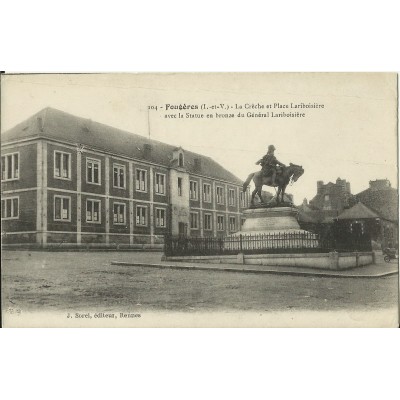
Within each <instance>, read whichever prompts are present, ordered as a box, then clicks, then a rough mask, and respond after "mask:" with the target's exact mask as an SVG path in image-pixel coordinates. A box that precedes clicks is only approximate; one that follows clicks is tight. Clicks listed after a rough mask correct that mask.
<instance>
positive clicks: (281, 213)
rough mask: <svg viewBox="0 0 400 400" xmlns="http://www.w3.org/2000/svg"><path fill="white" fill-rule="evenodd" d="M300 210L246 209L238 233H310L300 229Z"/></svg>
mask: <svg viewBox="0 0 400 400" xmlns="http://www.w3.org/2000/svg"><path fill="white" fill-rule="evenodd" d="M297 214H298V211H297V210H296V209H295V208H293V207H272V208H252V209H248V210H245V211H244V213H243V216H244V217H245V218H246V221H245V223H244V224H243V226H242V229H241V231H240V232H236V233H235V234H234V236H237V235H240V234H241V235H260V234H273V233H308V232H307V231H305V230H303V229H300V225H299V223H298V222H297Z"/></svg>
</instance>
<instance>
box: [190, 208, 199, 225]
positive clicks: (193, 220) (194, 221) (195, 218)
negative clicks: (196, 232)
mask: <svg viewBox="0 0 400 400" xmlns="http://www.w3.org/2000/svg"><path fill="white" fill-rule="evenodd" d="M190 229H199V214H198V213H196V212H191V213H190Z"/></svg>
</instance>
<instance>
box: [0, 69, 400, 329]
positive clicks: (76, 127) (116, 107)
mask: <svg viewBox="0 0 400 400" xmlns="http://www.w3.org/2000/svg"><path fill="white" fill-rule="evenodd" d="M397 108H398V76H397V74H395V73H158V74H157V73H141V74H3V75H1V246H2V252H1V288H2V295H1V296H2V297H1V308H2V324H3V326H4V327H328V326H329V327H397V326H398V318H399V289H398V287H399V275H398V237H399V235H398V186H397V185H398V159H397V155H398V153H397V143H398V115H397V114H398V111H397Z"/></svg>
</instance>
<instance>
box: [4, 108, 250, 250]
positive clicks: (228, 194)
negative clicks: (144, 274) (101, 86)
mask: <svg viewBox="0 0 400 400" xmlns="http://www.w3.org/2000/svg"><path fill="white" fill-rule="evenodd" d="M1 139H2V143H1V183H2V185H1V186H2V202H1V206H2V214H1V219H2V242H3V244H21V243H22V244H28V243H30V244H32V243H35V244H36V245H37V246H40V247H47V246H51V245H63V246H64V245H65V246H67V245H70V244H73V245H85V246H89V245H104V246H116V245H120V246H123V245H126V246H135V245H137V244H149V245H156V244H161V243H162V242H163V237H164V235H165V234H172V235H178V234H182V235H188V236H223V235H227V234H230V233H233V232H235V231H237V230H239V229H240V224H241V215H242V209H243V208H246V207H247V205H248V195H247V193H242V192H241V186H242V181H240V180H239V179H238V178H236V177H235V176H234V175H233V174H232V173H230V172H229V171H227V170H226V169H224V168H223V167H222V166H220V165H219V164H218V163H216V162H215V161H214V160H212V159H211V158H209V157H205V156H203V155H200V154H196V153H193V152H190V151H186V150H184V149H182V148H180V147H174V146H171V145H168V144H165V143H161V142H158V141H155V140H149V139H147V138H145V137H143V136H140V135H135V134H132V133H128V132H125V131H122V130H119V129H116V128H112V127H110V126H106V125H103V124H100V123H96V122H93V121H91V120H88V119H84V118H79V117H75V116H73V115H70V114H67V113H65V112H62V111H58V110H55V109H52V108H46V109H44V110H42V111H40V112H39V113H37V114H35V115H34V116H32V117H30V118H29V119H27V120H26V121H24V122H22V123H20V124H18V125H17V126H15V127H14V128H12V129H10V130H9V131H7V132H5V133H4V134H2V137H1Z"/></svg>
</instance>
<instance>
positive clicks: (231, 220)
mask: <svg viewBox="0 0 400 400" xmlns="http://www.w3.org/2000/svg"><path fill="white" fill-rule="evenodd" d="M229 230H230V231H231V232H234V231H236V218H235V217H229Z"/></svg>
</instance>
